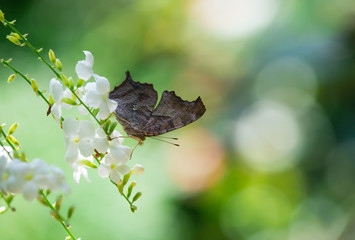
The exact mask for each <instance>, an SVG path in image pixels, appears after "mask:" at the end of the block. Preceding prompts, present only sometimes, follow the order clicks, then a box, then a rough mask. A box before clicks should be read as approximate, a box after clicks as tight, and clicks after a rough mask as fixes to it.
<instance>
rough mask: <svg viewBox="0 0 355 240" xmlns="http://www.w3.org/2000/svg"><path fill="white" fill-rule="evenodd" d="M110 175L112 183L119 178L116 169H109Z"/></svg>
mask: <svg viewBox="0 0 355 240" xmlns="http://www.w3.org/2000/svg"><path fill="white" fill-rule="evenodd" d="M110 177H111V180H112V181H113V182H114V183H118V182H119V181H120V180H121V178H120V174H119V173H118V172H117V171H111V174H110Z"/></svg>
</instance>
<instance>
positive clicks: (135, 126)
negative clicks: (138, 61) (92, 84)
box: [109, 71, 158, 135]
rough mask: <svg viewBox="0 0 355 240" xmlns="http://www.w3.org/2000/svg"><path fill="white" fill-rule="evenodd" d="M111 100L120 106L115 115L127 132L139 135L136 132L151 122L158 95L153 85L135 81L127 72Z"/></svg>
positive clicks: (111, 95) (113, 92)
mask: <svg viewBox="0 0 355 240" xmlns="http://www.w3.org/2000/svg"><path fill="white" fill-rule="evenodd" d="M109 98H110V99H111V100H114V101H116V102H117V104H118V105H117V108H116V110H115V114H116V117H117V120H118V121H119V122H120V123H121V125H122V126H123V127H124V128H125V131H126V132H127V133H128V134H130V135H137V132H136V131H137V130H139V129H142V128H143V127H144V126H145V125H146V124H147V122H148V121H149V119H150V117H151V114H152V112H153V109H154V107H155V105H156V103H157V99H158V94H157V92H156V91H155V90H154V88H153V85H152V84H148V83H139V82H135V81H133V80H132V77H131V75H130V73H129V72H128V71H127V72H126V79H125V80H124V81H123V83H121V85H119V86H117V87H115V88H114V89H113V90H112V91H111V92H110V95H109Z"/></svg>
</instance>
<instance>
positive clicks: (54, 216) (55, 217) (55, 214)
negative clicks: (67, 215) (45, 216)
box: [51, 211, 62, 222]
mask: <svg viewBox="0 0 355 240" xmlns="http://www.w3.org/2000/svg"><path fill="white" fill-rule="evenodd" d="M51 216H52V217H53V218H54V219H56V220H58V221H59V222H62V220H61V219H60V216H59V215H58V213H56V212H54V211H52V212H51Z"/></svg>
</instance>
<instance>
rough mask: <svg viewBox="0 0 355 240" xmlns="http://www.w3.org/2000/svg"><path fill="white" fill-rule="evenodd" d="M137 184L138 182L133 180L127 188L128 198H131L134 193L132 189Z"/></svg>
mask: <svg viewBox="0 0 355 240" xmlns="http://www.w3.org/2000/svg"><path fill="white" fill-rule="evenodd" d="M135 186H136V182H135V181H132V182H131V184H130V185H129V186H128V189H127V198H129V197H130V196H131V193H132V189H133V188H134V187H135Z"/></svg>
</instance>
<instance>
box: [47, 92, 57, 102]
mask: <svg viewBox="0 0 355 240" xmlns="http://www.w3.org/2000/svg"><path fill="white" fill-rule="evenodd" d="M48 102H49V103H50V104H51V105H53V104H54V103H55V101H54V98H53V95H52V94H51V93H50V94H49V96H48Z"/></svg>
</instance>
